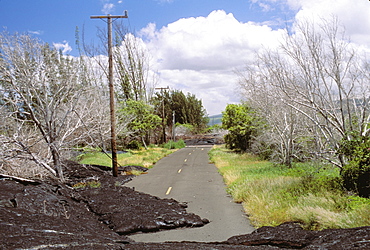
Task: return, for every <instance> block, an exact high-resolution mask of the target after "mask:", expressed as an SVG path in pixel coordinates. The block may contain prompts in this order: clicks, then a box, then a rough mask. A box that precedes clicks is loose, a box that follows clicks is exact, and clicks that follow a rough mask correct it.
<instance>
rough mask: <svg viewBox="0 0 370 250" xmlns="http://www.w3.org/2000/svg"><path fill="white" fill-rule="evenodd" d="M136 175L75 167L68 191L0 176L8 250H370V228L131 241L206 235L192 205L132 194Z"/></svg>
mask: <svg viewBox="0 0 370 250" xmlns="http://www.w3.org/2000/svg"><path fill="white" fill-rule="evenodd" d="M132 168H135V167H127V168H125V169H120V173H122V175H120V176H119V177H112V176H111V172H110V171H109V169H107V168H105V167H101V166H83V165H79V164H77V163H74V162H68V164H67V168H66V169H65V176H66V179H67V181H66V183H64V184H61V183H59V182H57V181H56V180H45V181H29V180H23V179H17V178H11V177H9V176H4V175H2V176H0V249H187V250H188V249H281V248H283V249H370V227H363V228H353V229H336V230H324V231H320V232H316V231H305V230H303V229H302V228H301V227H300V225H299V224H296V223H286V224H283V225H280V226H278V227H262V228H259V229H257V230H256V231H255V232H253V233H252V234H249V235H241V236H235V237H232V238H230V239H229V240H227V241H226V242H213V243H196V242H169V243H149V244H148V243H145V244H144V243H140V242H133V241H131V240H130V239H129V238H128V237H127V236H128V235H130V234H133V233H148V232H152V231H158V230H175V229H176V228H179V227H201V226H203V225H205V224H207V223H208V220H207V219H206V218H200V217H199V216H197V215H195V214H191V213H187V212H186V204H181V203H179V202H177V201H175V200H172V199H159V198H157V197H153V196H150V195H147V194H144V193H139V192H136V191H134V190H132V189H130V188H127V187H124V186H123V183H125V182H127V181H129V180H130V179H131V178H132V176H131V175H127V174H126V175H123V174H124V173H128V172H129V171H130V170H131V169H132Z"/></svg>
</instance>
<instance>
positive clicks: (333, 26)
mask: <svg viewBox="0 0 370 250" xmlns="http://www.w3.org/2000/svg"><path fill="white" fill-rule="evenodd" d="M243 75H244V76H243V78H241V82H242V84H243V86H244V87H243V88H244V90H245V94H246V98H247V99H248V100H254V103H255V104H256V106H257V107H258V108H259V109H260V110H264V112H265V113H266V112H269V109H270V110H273V109H274V108H273V107H272V106H270V107H269V106H268V105H265V104H264V105H262V104H261V101H260V100H256V99H257V98H258V97H262V98H272V101H271V102H270V103H271V104H272V105H273V106H276V105H279V106H278V108H277V109H279V111H280V112H283V114H279V112H278V111H274V112H277V113H278V114H279V115H275V118H274V119H272V120H271V121H269V123H270V125H271V126H272V127H274V126H275V127H276V126H277V124H280V125H279V127H281V124H284V123H285V122H284V119H285V118H286V117H287V115H288V116H289V114H293V113H296V114H295V116H296V115H297V119H298V120H297V119H295V120H296V121H300V124H298V123H295V122H294V121H293V120H292V121H290V122H288V123H286V124H290V126H295V125H299V127H300V129H299V131H305V135H303V136H304V137H310V140H314V143H313V144H311V145H315V147H316V148H315V149H316V152H315V153H316V154H317V155H319V156H321V157H323V158H325V159H327V160H329V161H330V162H331V163H333V164H335V165H336V166H338V167H342V166H343V165H344V164H345V163H346V159H345V158H344V156H343V155H341V154H338V149H339V147H340V143H341V141H343V140H350V139H351V134H353V132H356V133H358V134H361V135H363V136H365V135H368V134H369V131H370V130H369V127H368V123H369V119H370V112H369V108H370V103H369V101H370V99H369V94H370V84H369V83H370V82H369V80H370V71H369V64H368V62H367V61H366V59H365V57H363V56H362V54H360V53H359V51H356V49H355V46H353V45H352V44H351V43H350V41H349V39H348V38H346V36H345V33H344V29H342V28H340V26H339V24H338V21H337V20H336V19H332V20H331V21H324V22H323V24H322V25H321V26H319V27H315V25H314V24H313V23H310V22H308V21H307V22H302V23H298V24H297V25H296V27H295V33H294V34H288V33H287V35H286V38H285V42H284V43H282V44H281V46H280V47H279V48H278V49H277V50H276V51H271V50H270V51H269V50H266V51H264V52H263V53H260V54H259V55H258V59H257V61H256V63H255V65H254V66H253V67H249V69H248V71H246V72H244V73H243ZM258 91H259V92H258ZM274 110H276V109H274ZM289 110H290V111H289ZM292 112H293V113H292ZM298 114H299V116H298ZM302 121H304V124H302ZM293 124H295V125H293ZM292 132H294V131H290V133H292ZM294 134H296V135H298V134H299V133H296V132H294ZM295 141H296V142H297V140H296V139H295Z"/></svg>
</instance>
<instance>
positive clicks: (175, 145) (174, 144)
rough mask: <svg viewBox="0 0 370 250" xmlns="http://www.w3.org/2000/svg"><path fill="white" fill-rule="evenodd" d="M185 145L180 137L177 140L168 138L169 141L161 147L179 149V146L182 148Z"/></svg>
mask: <svg viewBox="0 0 370 250" xmlns="http://www.w3.org/2000/svg"><path fill="white" fill-rule="evenodd" d="M185 146H186V144H185V142H184V141H183V140H182V139H180V140H178V141H177V142H174V141H172V140H170V141H169V142H167V143H166V144H164V145H163V146H162V147H163V148H166V149H180V148H184V147H185Z"/></svg>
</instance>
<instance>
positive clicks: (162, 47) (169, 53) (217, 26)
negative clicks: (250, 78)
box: [140, 11, 281, 114]
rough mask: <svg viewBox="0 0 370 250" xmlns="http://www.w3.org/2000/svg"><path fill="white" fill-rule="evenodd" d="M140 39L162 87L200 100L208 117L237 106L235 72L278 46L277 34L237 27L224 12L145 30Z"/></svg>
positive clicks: (254, 27)
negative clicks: (267, 48) (230, 105)
mask: <svg viewBox="0 0 370 250" xmlns="http://www.w3.org/2000/svg"><path fill="white" fill-rule="evenodd" d="M140 34H141V36H142V37H143V39H144V40H145V41H147V42H146V44H147V47H148V49H149V51H151V52H152V53H153V57H154V58H155V59H156V62H157V68H158V70H159V72H160V73H161V84H162V85H163V86H170V87H172V88H174V89H180V90H182V91H184V92H185V93H186V92H191V93H192V94H195V95H196V96H197V98H201V99H202V102H203V105H204V106H205V108H206V109H207V111H208V113H209V114H218V113H220V112H221V111H222V110H224V108H225V107H226V104H228V103H235V102H237V101H238V100H239V96H237V94H236V91H235V88H236V87H235V83H236V82H237V77H236V76H235V74H234V70H235V69H236V68H238V67H241V66H243V65H245V64H246V63H247V61H248V60H249V59H251V58H252V57H253V55H254V52H255V51H257V50H259V49H261V48H262V45H264V44H265V45H266V41H269V45H266V46H276V45H277V44H278V37H280V35H281V31H280V30H278V31H276V30H275V31H274V30H272V28H270V27H268V26H266V25H258V24H255V23H252V22H248V23H241V22H239V21H237V20H236V19H235V17H234V16H233V15H232V14H227V13H225V11H213V12H212V13H210V14H209V15H208V16H207V17H197V18H187V19H180V20H178V21H176V22H174V23H171V24H169V25H168V26H166V27H162V28H161V29H160V30H157V29H156V26H155V24H149V25H148V26H147V27H146V28H145V29H143V30H141V32H140Z"/></svg>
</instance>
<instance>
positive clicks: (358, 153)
mask: <svg viewBox="0 0 370 250" xmlns="http://www.w3.org/2000/svg"><path fill="white" fill-rule="evenodd" d="M340 153H342V154H344V155H346V156H347V157H348V158H349V159H350V162H349V163H348V164H347V165H346V166H344V168H343V171H342V173H341V177H342V180H343V185H344V187H345V188H346V189H347V190H349V191H353V192H356V193H357V194H358V195H359V196H361V197H366V198H369V197H370V140H369V138H367V137H362V136H357V137H354V138H353V139H352V140H350V141H345V142H342V145H341V150H340Z"/></svg>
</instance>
